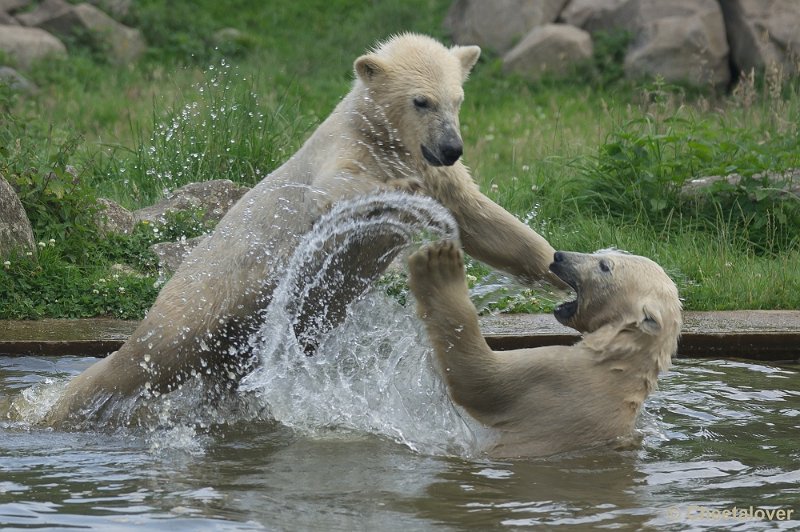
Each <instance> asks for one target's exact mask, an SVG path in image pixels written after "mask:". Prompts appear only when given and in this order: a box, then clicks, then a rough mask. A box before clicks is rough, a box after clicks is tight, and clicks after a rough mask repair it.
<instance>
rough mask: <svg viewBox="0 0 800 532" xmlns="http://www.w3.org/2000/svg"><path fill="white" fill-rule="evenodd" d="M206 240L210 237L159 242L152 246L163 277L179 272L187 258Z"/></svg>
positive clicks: (203, 236)
mask: <svg viewBox="0 0 800 532" xmlns="http://www.w3.org/2000/svg"><path fill="white" fill-rule="evenodd" d="M206 238H208V235H202V236H196V237H194V238H185V239H181V240H178V241H176V242H159V243H158V244H153V245H152V246H150V250H151V251H152V252H153V253H155V255H156V257H158V269H159V270H160V271H161V275H168V274H172V273H174V272H175V271H177V269H178V267H179V266H180V265H181V263H182V262H183V260H184V259H185V258H186V256H187V255H188V254H189V253H191V251H192V250H193V249H194V248H196V247H197V245H198V244H199V243H200V242H202V241H203V240H205V239H206Z"/></svg>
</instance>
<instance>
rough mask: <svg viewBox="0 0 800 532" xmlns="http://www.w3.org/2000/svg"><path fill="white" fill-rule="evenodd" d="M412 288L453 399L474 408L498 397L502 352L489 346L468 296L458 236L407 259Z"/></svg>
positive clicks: (491, 403) (482, 408) (493, 402)
mask: <svg viewBox="0 0 800 532" xmlns="http://www.w3.org/2000/svg"><path fill="white" fill-rule="evenodd" d="M408 265H409V273H410V279H409V284H410V286H411V292H412V293H413V294H414V297H415V298H416V300H417V305H418V307H417V312H418V314H419V316H420V318H421V319H422V321H423V322H424V323H425V326H426V328H427V331H428V337H429V338H430V341H431V344H432V345H433V348H434V351H435V352H436V357H437V359H438V362H439V365H440V369H441V371H442V373H443V376H444V378H445V381H446V382H447V385H448V388H449V390H450V396H451V397H452V399H453V400H454V401H455V402H456V403H458V404H460V405H461V406H463V407H465V408H468V409H470V410H474V411H478V412H480V411H484V412H485V411H487V410H493V409H494V408H495V405H496V403H497V402H498V399H499V397H498V392H499V391H500V390H499V388H498V387H496V386H495V385H496V376H497V370H498V364H497V355H496V354H495V353H494V352H492V350H491V349H489V346H488V345H487V344H486V340H484V338H483V335H481V332H480V327H479V326H478V315H477V313H476V312H475V307H474V306H473V305H472V302H471V301H470V299H469V293H468V292H467V282H466V276H465V274H464V256H463V253H462V251H461V249H460V247H459V245H458V243H457V242H453V241H441V242H437V243H435V244H431V245H429V246H426V247H424V248H422V249H420V250H419V251H417V252H416V253H414V254H413V255H412V256H411V257H410V258H409V261H408Z"/></svg>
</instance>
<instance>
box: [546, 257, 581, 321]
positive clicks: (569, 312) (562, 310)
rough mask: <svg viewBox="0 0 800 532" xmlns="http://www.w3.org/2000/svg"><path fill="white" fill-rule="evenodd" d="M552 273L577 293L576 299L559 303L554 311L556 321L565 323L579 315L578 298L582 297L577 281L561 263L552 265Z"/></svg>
mask: <svg viewBox="0 0 800 532" xmlns="http://www.w3.org/2000/svg"><path fill="white" fill-rule="evenodd" d="M550 271H551V272H553V273H554V274H555V275H556V277H558V278H559V279H561V280H562V281H564V282H565V283H567V284H568V285H569V287H570V288H572V289H573V290H574V291H575V299H572V300H568V301H564V302H562V303H559V304H558V305H556V308H555V309H553V315H554V316H555V317H556V319H557V320H558V321H560V322H561V323H565V322H566V321H567V320H569V319H570V318H572V317H573V316H575V314H577V313H578V298H579V297H580V292H579V291H578V283H576V282H575V279H574V278H573V277H572V275H570V273H571V272H570V271H569V270H568V269H565V268H563V267H562V266H561V265H560V264H559V263H555V262H554V263H553V264H551V265H550Z"/></svg>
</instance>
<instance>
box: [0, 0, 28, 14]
mask: <svg viewBox="0 0 800 532" xmlns="http://www.w3.org/2000/svg"><path fill="white" fill-rule="evenodd" d="M32 1H33V0H0V11H3V12H5V13H15V12H17V11H19V10H20V9H23V8H26V7H28V6H29V5H30V4H31V2H32Z"/></svg>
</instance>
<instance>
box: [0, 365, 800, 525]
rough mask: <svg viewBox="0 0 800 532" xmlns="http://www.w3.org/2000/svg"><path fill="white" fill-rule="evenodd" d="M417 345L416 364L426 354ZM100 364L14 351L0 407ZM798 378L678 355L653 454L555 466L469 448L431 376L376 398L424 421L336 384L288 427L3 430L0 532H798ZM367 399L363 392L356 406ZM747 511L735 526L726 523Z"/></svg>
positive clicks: (235, 417)
mask: <svg viewBox="0 0 800 532" xmlns="http://www.w3.org/2000/svg"><path fill="white" fill-rule="evenodd" d="M419 351H420V353H421V354H420V355H418V356H416V357H410V356H409V357H408V358H413V359H414V360H415V362H420V360H422V359H423V358H424V357H427V356H428V354H426V352H425V351H426V350H425V349H420V350H419ZM391 358H392V357H391V356H389V357H388V359H391ZM91 362H93V359H90V358H81V357H61V358H47V357H36V358H34V357H22V358H10V357H0V401H3V400H5V401H6V402H8V400H9V399H10V398H12V397H15V396H17V395H18V394H19V392H20V391H22V390H26V389H27V390H32V391H33V392H35V393H34V394H33V395H32V396H30V397H31V398H32V399H33V400H41V401H44V402H47V401H48V399H47V394H48V393H53V394H56V395H57V393H58V390H59V389H60V385H59V384H58V383H59V382H60V381H61V380H62V379H63V378H64V377H65V376H68V375H73V374H76V373H78V372H79V371H81V370H82V369H83V368H85V367H86V366H87V365H88V364H90V363H91ZM315 364H316V365H318V366H324V365H325V364H323V363H320V362H315ZM394 364H395V367H396V366H397V365H396V362H394ZM420 366H421V367H425V366H426V364H424V363H423V364H421V365H420ZM798 370H800V368H798V367H797V366H784V367H773V366H767V365H763V364H756V363H746V362H735V361H726V360H708V361H699V360H679V361H677V362H676V364H675V365H674V367H673V368H672V370H671V371H669V372H668V373H667V374H665V375H664V376H663V377H662V379H661V384H660V389H659V390H658V391H657V392H656V393H654V394H653V395H652V396H651V397H650V398H649V399H648V400H647V402H646V406H645V410H644V412H643V415H642V416H641V418H640V421H639V424H638V426H639V430H640V431H641V432H642V435H643V441H642V444H641V446H640V448H639V449H636V450H630V451H610V450H588V451H584V452H581V453H578V454H572V455H567V456H557V457H550V458H547V459H528V460H511V461H507V460H503V461H496V460H489V459H486V458H484V457H481V456H480V454H479V453H475V452H473V451H471V450H470V444H469V439H470V436H469V434H470V433H471V431H472V430H473V429H474V427H471V426H470V425H469V423H467V422H463V423H462V425H459V424H458V423H457V422H456V421H454V420H455V419H456V417H458V416H457V414H458V413H457V412H456V414H455V417H453V418H452V419H451V418H449V417H448V415H447V412H450V408H451V407H450V406H449V405H447V404H446V403H447V401H446V398H444V397H443V396H442V395H441V394H440V391H438V386H439V383H437V382H433V383H428V384H429V385H431V386H432V387H433V388H434V389H436V390H437V391H435V392H434V393H432V394H428V395H427V399H424V400H423V399H421V397H422V395H420V392H418V391H417V390H416V388H418V387H419V386H420V382H417V381H419V379H420V376H421V375H423V374H424V373H425V372H423V371H419V372H417V373H416V378H415V380H414V382H408V383H406V387H405V388H403V386H402V383H400V382H397V381H394V383H393V384H392V386H394V387H395V388H396V390H395V391H394V392H391V391H389V389H388V388H389V387H391V386H383V389H382V391H381V393H380V395H381V396H382V397H384V398H386V402H388V403H392V402H393V401H395V399H392V398H391V396H392V395H393V394H399V395H404V394H405V395H406V399H405V400H404V401H405V402H406V403H407V404H416V403H419V402H420V401H423V402H424V401H425V400H427V401H434V402H440V403H441V404H438V405H433V406H429V407H428V409H429V413H428V414H425V413H423V412H422V410H419V408H421V407H420V406H419V405H418V411H417V412H415V413H414V415H413V416H408V415H406V414H403V415H399V414H398V411H397V410H396V409H393V408H391V407H386V408H384V409H383V410H381V407H380V406H378V407H376V411H377V412H378V414H375V411H373V412H372V413H371V414H370V415H369V416H368V415H367V413H366V412H365V410H366V409H367V408H368V406H369V405H368V404H367V403H369V402H370V401H378V402H380V400H379V399H378V398H377V397H372V396H370V394H368V393H367V394H363V393H361V396H360V398H359V399H358V400H350V401H343V400H342V398H341V397H337V396H336V395H335V393H333V387H332V386H331V385H328V388H329V389H328V390H327V391H326V392H325V393H326V394H328V397H327V398H326V397H325V396H323V395H321V394H316V395H314V397H313V401H311V402H306V401H304V400H303V399H302V398H296V399H291V400H289V402H288V403H287V404H291V405H294V407H295V408H296V409H298V410H300V411H299V412H294V413H292V414H291V415H289V414H283V413H280V412H278V413H277V414H276V413H275V412H273V411H271V407H272V406H273V405H268V406H265V405H264V403H265V402H267V403H270V402H275V401H276V400H275V398H274V397H271V396H269V394H258V393H254V392H249V393H248V394H245V395H247V396H248V397H249V399H247V400H246V401H243V403H250V406H251V407H252V405H253V404H254V403H257V404H260V405H261V408H260V409H259V408H249V409H247V408H242V404H238V405H236V406H231V405H228V406H225V407H224V408H227V411H226V415H228V416H230V420H229V422H227V423H222V424H219V423H217V424H212V425H211V426H210V427H209V428H201V425H202V424H197V423H195V424H189V423H182V422H174V423H172V424H169V423H166V424H163V423H162V424H160V425H158V426H154V427H151V428H149V429H148V430H144V429H139V430H116V431H100V432H78V433H66V432H59V431H54V430H50V429H47V428H40V427H36V426H35V425H32V424H31V423H30V422H29V421H26V420H25V419H22V420H15V421H12V420H3V421H0V529H3V530H13V529H23V528H38V529H47V528H50V529H68V528H93V529H98V530H127V529H133V528H136V529H137V530H164V529H167V528H169V529H172V530H348V531H350V530H404V531H409V530H467V529H469V530H493V529H494V530H502V529H508V530H514V529H522V528H526V527H533V526H536V525H545V526H546V527H549V528H563V529H567V530H580V529H589V528H595V527H603V528H622V529H637V528H638V529H649V528H658V529H671V530H694V529H702V528H717V529H720V528H724V529H733V530H754V529H764V530H767V529H769V530H774V529H787V530H788V529H791V528H794V529H796V528H797V527H798V526H800V516H798V512H800V502H798V501H800V447H798V445H797V442H798V429H800V376H798ZM365 371H366V372H367V373H369V372H370V371H384V370H383V369H380V368H378V369H369V368H368V369H366V370H365ZM426 371H427V370H426ZM398 373H399V374H403V373H404V371H403V370H401V371H399V372H398ZM405 374H406V377H407V376H408V372H405ZM406 377H403V378H406ZM305 378H306V379H309V377H308V376H307V377H305ZM311 381H314V382H312V384H313V383H316V384H319V380H318V379H317V380H315V379H311ZM424 381H425V379H422V382H423V384H424ZM294 385H296V386H298V388H299V389H301V390H302V386H303V384H302V383H301V382H299V381H297V380H295V382H294ZM31 386H33V388H31ZM356 388H357V386H352V387H351V388H350V390H349V391H350V392H351V393H353V395H354V396H359V394H360V392H359V391H358V390H357V389H356ZM306 391H307V390H303V393H305V392H306ZM282 393H285V391H284V392H282ZM310 403H314V404H310ZM401 403H402V401H401ZM184 406H185V405H184ZM219 408H223V407H219ZM243 410H248V413H243ZM275 410H276V411H279V410H280V405H276V408H275ZM348 410H352V411H350V412H348ZM325 411H329V412H332V414H331V415H330V416H329V417H327V418H325V417H324V416H323V415H322V414H321V413H322V412H325ZM453 411H454V410H453ZM454 412H455V411H454ZM219 414H220V412H217V416H219ZM347 414H350V415H351V416H350V417H351V418H353V419H350V418H348V417H347ZM28 416H29V417H30V416H33V417H36V414H35V413H28ZM271 417H277V418H281V417H284V419H283V421H282V422H276V421H273V420H271V419H270V418H271ZM414 417H417V418H418V417H422V418H425V419H414ZM362 418H363V419H362ZM304 419H305V420H306V421H305V422H303V420H304ZM309 420H312V421H309ZM313 420H316V421H313ZM337 425H338V428H335V427H336V426H337ZM442 427H447V430H446V431H442V430H441V429H442ZM428 430H430V432H431V434H425V432H426V431H428ZM473 436H475V435H474V434H473ZM751 507H752V508H751ZM734 508H736V509H737V510H736V512H737V517H736V518H726V517H725V515H724V514H723V513H722V512H723V511H725V510H728V511H733V509H734ZM790 511H791V512H790ZM740 512H744V513H740Z"/></svg>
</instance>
